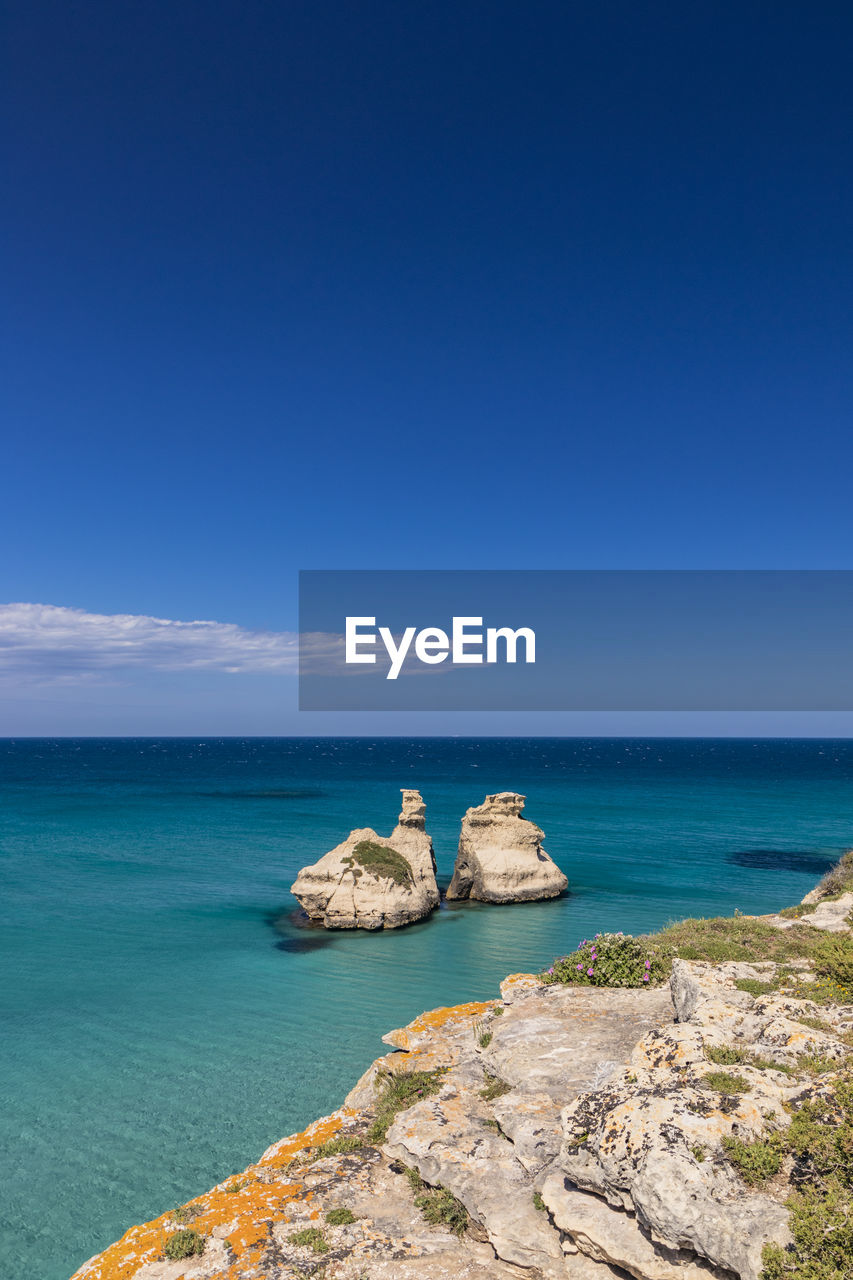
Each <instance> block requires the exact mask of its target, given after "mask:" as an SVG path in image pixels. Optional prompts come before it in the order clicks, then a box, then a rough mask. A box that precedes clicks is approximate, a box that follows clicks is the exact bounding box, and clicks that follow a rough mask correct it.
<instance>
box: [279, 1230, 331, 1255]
mask: <svg viewBox="0 0 853 1280" xmlns="http://www.w3.org/2000/svg"><path fill="white" fill-rule="evenodd" d="M287 1238H288V1240H289V1241H290V1243H291V1244H295V1245H297V1246H298V1247H299V1248H300V1249H310V1250H311V1251H312V1252H313V1253H328V1252H329V1245H328V1242H327V1240H326V1237H325V1236H324V1235H323V1233H322V1231H321V1230H320V1228H319V1227H303V1229H302V1230H301V1231H295V1232H294V1233H293V1235H292V1236H288V1237H287Z"/></svg>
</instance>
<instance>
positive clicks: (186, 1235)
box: [163, 1231, 204, 1261]
mask: <svg viewBox="0 0 853 1280" xmlns="http://www.w3.org/2000/svg"><path fill="white" fill-rule="evenodd" d="M163 1252H164V1254H165V1255H166V1257H167V1258H168V1259H169V1260H170V1261H175V1260H176V1259H178V1258H192V1257H193V1256H194V1255H196V1254H199V1253H204V1236H200V1235H199V1233H198V1232H197V1231H176V1232H175V1234H174V1235H172V1236H169V1239H168V1240H167V1241H166V1244H165V1245H164V1247H163Z"/></svg>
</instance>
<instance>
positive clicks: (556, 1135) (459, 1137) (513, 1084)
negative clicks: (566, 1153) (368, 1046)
mask: <svg viewBox="0 0 853 1280" xmlns="http://www.w3.org/2000/svg"><path fill="white" fill-rule="evenodd" d="M504 987H505V988H506V994H505V1003H504V1004H503V1005H497V1006H492V1007H491V1008H489V1007H487V1008H486V1009H485V1010H483V1011H482V1012H480V1013H475V1021H474V1024H473V1027H472V1025H471V1023H470V1021H469V1022H468V1024H467V1026H466V1025H465V1024H463V1023H460V1022H456V1023H455V1024H453V1025H451V1023H450V1022H449V1021H447V1020H445V1021H443V1023H442V1027H441V1031H440V1034H436V1032H433V1034H432V1036H431V1038H430V1036H429V1028H428V1026H427V1025H426V1023H427V1019H424V1018H421V1019H417V1020H416V1022H415V1023H413V1024H412V1025H411V1026H410V1027H409V1028H405V1029H403V1030H400V1031H395V1032H391V1033H390V1034H389V1035H387V1036H385V1037H384V1038H385V1039H386V1041H388V1042H390V1043H391V1044H395V1045H399V1046H402V1047H408V1046H414V1048H415V1053H416V1054H417V1056H418V1057H419V1059H420V1060H421V1061H424V1060H425V1061H427V1062H429V1063H430V1064H433V1063H435V1064H436V1065H445V1066H447V1068H448V1070H447V1074H446V1077H445V1084H444V1087H443V1088H442V1089H441V1090H440V1092H439V1093H438V1094H436V1095H434V1096H433V1097H430V1098H427V1099H425V1100H424V1101H422V1102H419V1103H417V1104H416V1105H415V1106H413V1107H411V1108H410V1109H409V1110H407V1111H405V1112H403V1113H402V1114H401V1115H400V1116H399V1117H398V1118H397V1120H396V1121H395V1123H394V1124H393V1125H392V1127H391V1129H390V1130H389V1133H388V1138H387V1142H386V1144H385V1147H384V1150H385V1152H386V1154H388V1155H390V1156H392V1157H393V1158H395V1159H397V1160H399V1161H400V1162H401V1163H402V1164H405V1165H407V1166H410V1167H414V1168H416V1169H417V1170H418V1172H419V1174H420V1175H421V1177H422V1178H423V1179H424V1180H425V1181H427V1182H429V1183H432V1184H439V1185H441V1186H444V1187H447V1188H448V1190H450V1191H451V1192H452V1193H453V1195H455V1196H456V1197H457V1199H459V1200H461V1201H462V1203H463V1204H464V1205H465V1207H466V1209H467V1210H468V1213H469V1214H470V1215H471V1218H472V1219H473V1220H474V1222H475V1223H477V1224H478V1225H479V1226H480V1227H481V1228H482V1229H483V1230H484V1232H485V1233H486V1235H487V1237H488V1240H489V1243H490V1244H491V1245H492V1247H493V1248H494V1250H495V1253H496V1254H497V1256H498V1257H499V1258H501V1259H503V1260H504V1261H507V1262H512V1263H514V1264H516V1265H520V1266H527V1267H531V1268H535V1271H534V1274H536V1273H537V1272H538V1275H539V1276H542V1277H546V1278H548V1280H557V1278H559V1280H563V1278H568V1280H595V1278H597V1277H599V1276H600V1277H601V1280H613V1277H614V1276H615V1275H616V1274H617V1273H616V1272H614V1271H613V1269H612V1268H611V1267H610V1265H609V1263H607V1262H606V1260H604V1259H603V1258H601V1259H599V1258H593V1257H585V1256H581V1255H580V1253H579V1252H578V1250H577V1248H576V1247H575V1246H573V1245H572V1244H571V1242H569V1244H568V1246H567V1245H566V1243H565V1241H564V1240H563V1239H562V1238H561V1234H560V1232H559V1231H558V1230H556V1229H555V1227H554V1225H553V1223H552V1222H551V1221H550V1220H549V1218H548V1215H547V1214H546V1213H545V1212H543V1210H542V1209H541V1208H538V1207H537V1205H536V1202H535V1200H534V1193H535V1190H536V1187H537V1179H538V1178H539V1177H540V1176H541V1175H542V1174H543V1172H544V1171H546V1170H547V1168H548V1166H549V1165H550V1164H551V1163H552V1162H553V1160H554V1159H555V1157H556V1155H557V1153H558V1150H559V1147H560V1141H561V1129H560V1109H561V1107H562V1106H563V1105H564V1104H565V1101H566V1099H567V1098H568V1097H572V1096H573V1095H574V1094H576V1093H577V1092H578V1091H579V1090H580V1089H583V1088H589V1087H590V1086H592V1085H593V1084H594V1083H596V1082H597V1081H599V1080H600V1079H601V1077H602V1075H605V1076H606V1075H607V1073H609V1072H611V1071H613V1070H614V1069H616V1067H617V1066H618V1064H619V1063H620V1062H622V1061H624V1059H625V1057H626V1056H627V1055H628V1054H629V1053H630V1051H631V1049H632V1047H633V1045H634V1044H636V1042H637V1040H638V1039H639V1038H640V1037H641V1036H642V1035H643V1034H644V1032H647V1031H648V1030H649V1029H650V1028H653V1027H656V1026H657V1025H658V1024H659V1023H661V1022H667V1021H668V1020H669V1019H670V1018H671V1016H672V1012H671V1004H670V1000H669V994H668V992H666V991H602V990H594V989H592V988H588V987H576V988H572V987H563V986H546V985H544V984H543V983H542V982H541V980H539V979H537V978H535V977H533V975H529V974H528V975H514V978H513V980H512V982H510V983H508V984H507V983H505V984H504ZM469 1007H470V1006H469ZM438 1012H439V1013H441V1012H442V1011H438ZM449 1012H451V1011H449ZM433 1016H435V1015H433ZM438 1044H441V1046H442V1052H443V1054H444V1055H445V1056H443V1057H442V1058H440V1059H438V1060H437V1059H436V1057H435V1056H434V1055H435V1052H436V1046H437V1045H438ZM451 1046H452V1047H451ZM427 1054H429V1055H430V1056H428V1057H426V1058H425V1057H424V1055H427ZM407 1056H408V1055H407ZM384 1061H385V1064H386V1065H391V1064H392V1059H390V1058H386V1059H385V1060H384ZM354 1100H355V1099H354V1095H352V1094H351V1095H350V1098H349V1099H348V1101H354ZM567 1253H570V1254H571V1255H572V1256H571V1258H570V1259H567V1258H566V1254H567Z"/></svg>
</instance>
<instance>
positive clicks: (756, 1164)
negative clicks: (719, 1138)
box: [723, 1133, 784, 1187]
mask: <svg viewBox="0 0 853 1280" xmlns="http://www.w3.org/2000/svg"><path fill="white" fill-rule="evenodd" d="M723 1150H724V1151H725V1153H726V1155H727V1156H728V1157H729V1159H730V1160H731V1162H732V1164H733V1165H734V1166H735V1168H736V1169H737V1171H738V1173H739V1174H740V1176H741V1177H742V1178H743V1180H744V1182H745V1183H746V1184H747V1186H750V1187H757V1186H760V1184H761V1183H762V1182H766V1181H767V1179H768V1178H772V1177H773V1175H774V1174H776V1173H778V1172H779V1170H780V1169H781V1168H782V1157H783V1155H784V1149H783V1146H782V1139H781V1137H780V1135H779V1134H778V1133H770V1134H768V1135H767V1136H766V1137H764V1138H759V1139H757V1140H756V1141H755V1142H743V1141H742V1140H741V1139H740V1138H736V1137H734V1135H729V1136H728V1137H725V1138H723Z"/></svg>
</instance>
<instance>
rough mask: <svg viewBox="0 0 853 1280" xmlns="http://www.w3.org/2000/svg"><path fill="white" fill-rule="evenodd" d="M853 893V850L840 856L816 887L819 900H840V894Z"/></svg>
mask: <svg viewBox="0 0 853 1280" xmlns="http://www.w3.org/2000/svg"><path fill="white" fill-rule="evenodd" d="M851 891H853V849H850V850H848V852H847V853H845V854H842V856H841V857H840V858H839V859H838V861H837V862H836V864H835V866H834V867H830V869H829V871H827V873H826V875H825V876H824V877H823V879H822V880H821V882H820V884H819V885H818V887H817V892H818V896H819V897H820V898H821V900H825V899H826V898H840V897H841V895H842V893H850V892H851Z"/></svg>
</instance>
